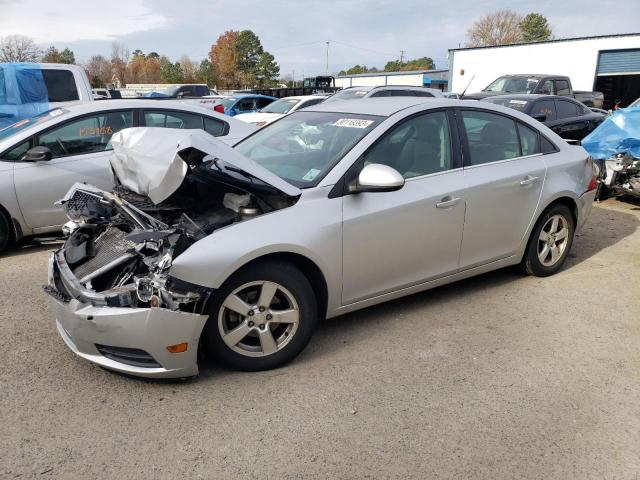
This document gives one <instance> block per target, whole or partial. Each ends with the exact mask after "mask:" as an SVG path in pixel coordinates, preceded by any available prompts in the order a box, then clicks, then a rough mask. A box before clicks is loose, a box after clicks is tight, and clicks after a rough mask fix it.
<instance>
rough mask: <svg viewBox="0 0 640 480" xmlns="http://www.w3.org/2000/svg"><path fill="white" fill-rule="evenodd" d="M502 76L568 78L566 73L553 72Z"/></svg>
mask: <svg viewBox="0 0 640 480" xmlns="http://www.w3.org/2000/svg"><path fill="white" fill-rule="evenodd" d="M501 76H502V77H529V78H546V77H561V78H568V77H567V76H566V75H553V74H552V73H509V74H507V75H501Z"/></svg>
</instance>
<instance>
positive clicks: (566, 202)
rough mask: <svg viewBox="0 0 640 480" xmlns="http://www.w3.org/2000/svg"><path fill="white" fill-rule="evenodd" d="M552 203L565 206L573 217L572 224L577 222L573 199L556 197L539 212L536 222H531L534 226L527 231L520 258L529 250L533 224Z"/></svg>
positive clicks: (576, 210)
mask: <svg viewBox="0 0 640 480" xmlns="http://www.w3.org/2000/svg"><path fill="white" fill-rule="evenodd" d="M554 205H564V206H566V207H567V208H568V209H569V211H570V212H571V216H572V217H573V225H574V226H575V225H577V224H578V205H577V204H576V202H575V200H574V199H573V198H571V197H560V198H556V199H555V200H554V201H553V202H551V203H550V204H549V205H547V206H546V207H545V209H544V210H543V211H542V212H540V215H538V218H536V222H535V223H534V224H533V225H534V226H533V227H532V228H531V232H530V233H529V238H528V239H527V246H526V248H525V250H524V253H523V254H522V259H524V257H525V256H526V255H527V250H529V244H530V243H531V239H532V238H533V237H532V235H533V230H534V229H535V225H536V224H537V223H538V220H540V217H542V215H543V214H544V212H546V211H547V210H549V209H550V208H551V207H553V206H554Z"/></svg>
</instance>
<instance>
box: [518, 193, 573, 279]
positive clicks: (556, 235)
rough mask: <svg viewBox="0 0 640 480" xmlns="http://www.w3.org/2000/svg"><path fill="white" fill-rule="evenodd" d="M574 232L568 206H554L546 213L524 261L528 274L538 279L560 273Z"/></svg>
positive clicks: (539, 223)
mask: <svg viewBox="0 0 640 480" xmlns="http://www.w3.org/2000/svg"><path fill="white" fill-rule="evenodd" d="M554 222H555V223H554ZM554 225H555V226H554ZM554 229H555V230H554ZM543 230H544V233H543ZM561 232H564V234H562V233H561ZM574 233H575V221H574V219H573V214H572V213H571V210H569V208H568V207H567V206H566V205H562V204H555V205H552V206H551V207H549V208H548V209H547V210H545V212H544V213H543V214H542V215H541V216H540V218H539V219H538V221H537V222H536V225H535V227H533V231H532V232H531V237H530V238H529V243H528V245H527V250H526V252H525V255H524V258H523V262H522V266H523V267H524V270H525V272H526V273H527V274H529V275H535V276H536V277H548V276H549V275H553V274H554V273H556V272H558V271H559V270H560V269H561V268H562V265H563V264H564V262H565V260H566V259H567V255H568V254H569V251H570V250H571V245H572V244H573V236H574ZM550 234H551V235H550ZM554 252H556V253H554Z"/></svg>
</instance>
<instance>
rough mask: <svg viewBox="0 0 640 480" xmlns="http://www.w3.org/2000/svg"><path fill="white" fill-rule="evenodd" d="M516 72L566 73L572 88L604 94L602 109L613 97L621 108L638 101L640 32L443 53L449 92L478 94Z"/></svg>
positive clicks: (463, 49)
mask: <svg viewBox="0 0 640 480" xmlns="http://www.w3.org/2000/svg"><path fill="white" fill-rule="evenodd" d="M516 73H524V74H535V73H539V74H551V75H566V76H568V77H569V78H571V83H572V85H573V88H574V90H587V91H589V90H596V91H600V92H602V93H604V95H605V108H611V106H612V105H613V101H614V100H616V99H621V100H622V105H623V106H626V105H628V104H629V103H630V102H632V101H633V100H635V99H636V98H638V97H640V33H629V34H621V35H603V36H598V37H584V38H567V39H562V40H549V41H546V42H535V43H527V44H516V45H501V46H496V47H476V48H455V49H451V50H449V85H450V86H451V87H450V91H452V92H456V93H460V92H462V91H464V90H465V89H466V91H467V93H472V92H478V91H480V90H482V89H483V88H485V87H486V86H487V85H489V84H490V83H491V82H492V81H493V80H495V79H496V78H498V77H500V76H501V75H507V74H516Z"/></svg>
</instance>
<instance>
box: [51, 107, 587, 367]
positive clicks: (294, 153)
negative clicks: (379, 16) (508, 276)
mask: <svg viewBox="0 0 640 480" xmlns="http://www.w3.org/2000/svg"><path fill="white" fill-rule="evenodd" d="M203 135H204V134H198V132H194V131H191V132H180V131H169V130H167V131H164V132H163V133H161V134H158V131H157V130H154V129H129V130H123V131H122V132H120V133H119V134H118V135H115V136H114V139H113V143H114V155H113V157H112V159H111V165H112V168H113V170H114V172H115V174H116V176H117V178H118V179H119V182H120V186H121V188H120V189H119V190H118V192H117V193H109V192H105V191H102V190H100V189H95V188H91V187H88V186H85V185H77V186H75V187H74V188H72V189H71V190H70V191H69V193H68V194H67V196H66V197H65V199H64V200H63V202H64V205H65V208H66V211H67V215H68V217H69V218H70V220H71V221H70V222H69V224H68V231H70V232H72V233H71V236H70V237H69V239H68V241H67V242H66V244H65V245H64V247H62V248H61V249H60V250H59V251H57V252H55V253H54V254H52V257H51V260H50V262H51V263H50V268H49V283H48V286H47V287H46V288H45V290H46V291H47V292H48V293H49V295H50V298H51V303H52V305H53V311H54V314H55V318H56V321H57V326H58V331H59V332H60V335H61V336H62V338H63V339H64V341H65V342H66V343H67V345H68V346H69V347H70V348H71V350H73V351H74V352H75V353H77V354H78V355H80V356H82V357H84V358H86V359H87V360H90V361H92V362H95V363H97V364H99V365H101V366H103V367H106V368H108V369H112V370H116V371H120V372H126V373H129V374H133V375H139V376H147V377H184V376H191V375H196V374H197V373H198V364H197V360H198V358H200V357H199V353H201V352H203V353H205V354H208V355H212V356H213V357H215V358H216V359H217V360H218V361H219V362H221V363H222V364H224V365H226V366H228V367H231V368H234V369H240V370H264V369H270V368H276V367H279V366H282V365H283V364H285V363H286V362H288V361H290V360H291V359H293V358H294V357H295V356H296V355H297V354H298V353H300V352H301V351H302V349H303V348H304V347H305V345H306V344H307V343H308V342H309V340H310V338H311V335H312V332H313V330H314V327H315V325H316V323H317V322H318V320H320V319H322V318H326V317H335V316H338V315H341V314H344V313H347V312H351V311H354V310H358V309H361V308H364V307H367V306H370V305H374V304H378V303H381V302H384V301H387V300H390V299H394V298H398V297H402V296H404V295H409V294H411V293H414V292H418V291H422V290H426V289H430V288H433V287H436V286H439V285H443V284H446V283H450V282H454V281H456V280H460V279H463V278H467V277H470V276H473V275H478V274H481V273H484V272H488V271H491V270H495V269H498V268H503V267H507V266H510V265H518V264H519V265H521V267H522V269H523V271H524V272H526V273H528V274H531V275H537V276H541V277H544V276H547V275H551V274H553V273H555V272H557V271H558V270H559V269H560V268H561V267H562V265H563V263H564V261H565V259H566V257H567V255H568V253H569V250H570V249H571V244H572V241H573V238H574V235H575V233H576V232H577V231H578V230H579V229H580V228H581V227H582V225H583V224H584V222H585V220H586V219H587V216H588V215H589V212H590V210H591V206H592V202H593V199H594V195H595V191H596V186H597V169H596V167H595V166H594V165H593V163H592V161H591V159H590V157H589V155H588V154H587V153H586V152H585V151H584V150H583V149H582V148H581V147H577V146H570V145H568V144H567V143H566V142H565V141H563V140H562V139H561V138H560V137H558V136H557V135H556V134H554V133H553V132H552V131H551V130H549V129H548V128H546V127H545V126H543V125H542V124H540V123H539V122H537V121H535V120H533V119H531V118H530V117H529V116H527V115H524V114H520V113H519V112H516V111H514V110H512V109H507V108H504V107H500V106H494V105H491V104H482V103H479V102H474V101H456V100H438V99H429V100H427V101H421V100H419V99H416V98H413V99H411V98H393V99H391V98H389V99H367V100H362V101H359V102H349V101H346V102H334V103H328V104H321V105H318V106H315V107H312V108H311V109H309V110H304V111H300V112H295V113H293V114H291V115H289V116H286V117H284V118H282V119H281V120H278V121H277V122H275V123H273V124H272V125H269V126H267V127H265V128H263V129H261V130H259V131H257V132H256V133H254V134H253V135H251V136H249V137H248V138H246V139H245V140H243V141H241V142H240V143H239V144H238V145H236V146H235V147H234V148H228V147H226V146H225V145H223V144H222V143H221V142H219V141H217V140H216V139H213V138H211V137H208V138H206V137H205V136H203ZM145 152H146V153H145ZM151 152H153V155H151ZM151 165H153V166H154V169H153V172H154V174H153V175H146V174H145V173H143V172H149V171H150V168H149V167H150V166H151Z"/></svg>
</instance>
